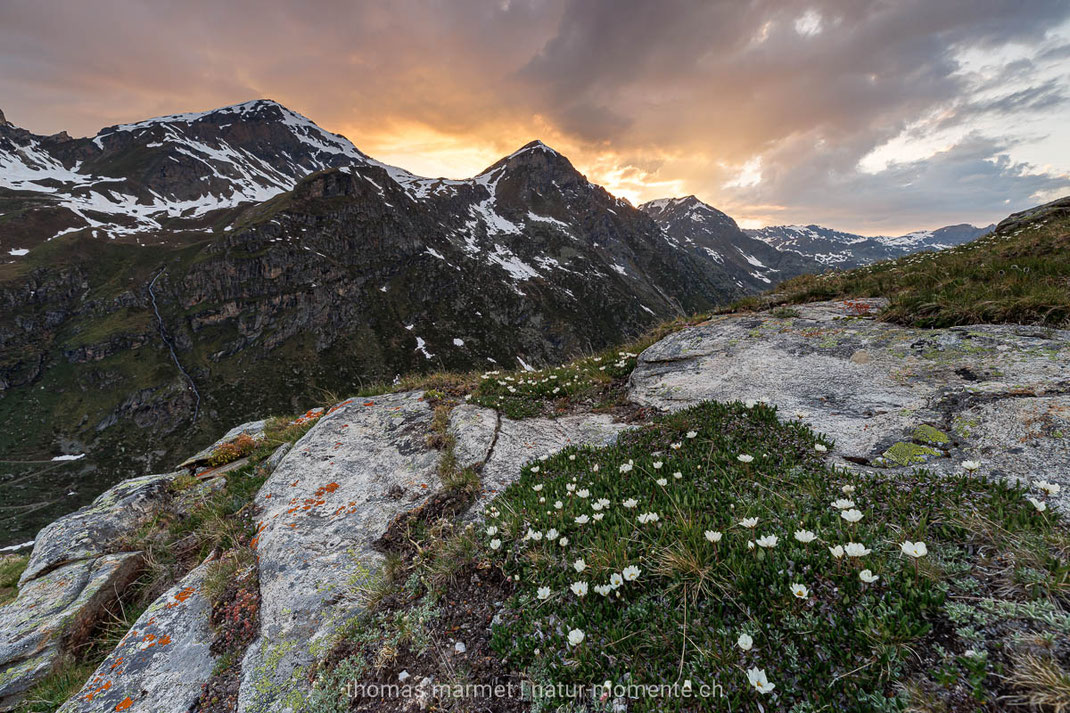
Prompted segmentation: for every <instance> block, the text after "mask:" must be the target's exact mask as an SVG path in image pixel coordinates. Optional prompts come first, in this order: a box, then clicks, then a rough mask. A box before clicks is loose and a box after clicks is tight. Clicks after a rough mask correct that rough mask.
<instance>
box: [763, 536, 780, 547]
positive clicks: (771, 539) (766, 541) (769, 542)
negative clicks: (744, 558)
mask: <svg viewBox="0 0 1070 713" xmlns="http://www.w3.org/2000/svg"><path fill="white" fill-rule="evenodd" d="M779 541H780V540H779V539H778V538H777V536H776V535H765V536H763V537H759V538H758V546H759V547H769V548H772V547H776V543H777V542H779Z"/></svg>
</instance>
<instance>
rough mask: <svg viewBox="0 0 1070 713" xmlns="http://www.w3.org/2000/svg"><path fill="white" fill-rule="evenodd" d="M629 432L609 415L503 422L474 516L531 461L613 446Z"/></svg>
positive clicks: (514, 479)
mask: <svg viewBox="0 0 1070 713" xmlns="http://www.w3.org/2000/svg"><path fill="white" fill-rule="evenodd" d="M492 413H493V412H492ZM628 428H629V426H627V425H626V424H622V423H615V422H614V421H613V418H612V417H611V416H609V415H607V414H578V415H574V416H562V417H561V418H555V419H550V418H531V419H524V420H521V421H514V420H513V419H509V418H502V419H501V425H500V427H499V429H498V437H497V440H496V441H495V443H494V448H493V451H492V452H491V453H490V455H489V457H488V459H487V461H486V463H485V464H484V465H483V470H482V472H481V474H480V475H481V479H482V482H483V496H482V497H481V498H480V499H479V501H478V502H477V503H476V504H475V505H474V506H473V513H474V514H478V513H480V512H482V510H483V509H484V507H486V504H487V503H488V502H489V501H490V500H492V499H493V498H494V497H495V496H496V495H497V494H498V493H500V492H502V491H503V490H505V489H506V488H508V487H509V486H510V485H511V484H512V483H513V482H515V481H516V479H517V478H518V477H519V475H520V468H521V466H523V465H524V464H525V463H527V462H528V461H531V460H535V459H537V458H542V457H544V456H551V455H553V454H555V453H557V452H558V451H561V450H562V449H564V448H567V447H568V446H573V445H576V446H580V445H593V446H605V445H609V444H611V443H613V442H614V441H616V440H617V436H618V435H620V433H621V431H624V430H627V429H628Z"/></svg>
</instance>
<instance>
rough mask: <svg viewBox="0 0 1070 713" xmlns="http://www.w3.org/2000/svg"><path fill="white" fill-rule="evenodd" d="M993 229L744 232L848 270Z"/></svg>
mask: <svg viewBox="0 0 1070 713" xmlns="http://www.w3.org/2000/svg"><path fill="white" fill-rule="evenodd" d="M994 227H995V226H994V225H989V226H987V227H984V228H977V227H974V226H972V225H966V224H961V225H948V226H945V227H943V228H938V229H937V230H921V231H917V232H914V233H907V234H906V235H900V236H898V237H889V236H877V237H867V236H864V235H855V234H853V233H844V232H841V231H839V230H833V229H832V228H825V227H822V226H820V225H773V226H768V227H765V228H757V229H751V230H747V231H746V233H747V234H748V235H750V236H751V237H753V238H756V239H758V240H761V241H763V242H765V243H767V244H769V245H771V246H773V247H774V248H776V249H777V250H781V251H785V252H793V253H797V254H799V255H802V256H804V257H807V258H811V259H813V260H816V261H817V262H819V263H820V264H821V265H823V266H826V267H837V268H851V267H858V266H860V265H867V264H869V263H872V262H877V261H879V260H890V259H892V258H896V257H900V256H902V255H907V254H909V253H915V252H922V251H925V250H944V249H947V248H950V247H954V246H955V245H961V244H963V243H968V242H970V241H971V240H975V239H976V238H979V237H981V236H982V235H984V234H986V233H989V232H991V231H992V228H994Z"/></svg>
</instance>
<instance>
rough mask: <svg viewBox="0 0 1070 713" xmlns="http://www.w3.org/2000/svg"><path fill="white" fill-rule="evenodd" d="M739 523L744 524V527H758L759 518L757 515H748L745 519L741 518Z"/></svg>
mask: <svg viewBox="0 0 1070 713" xmlns="http://www.w3.org/2000/svg"><path fill="white" fill-rule="evenodd" d="M739 524H740V525H742V526H743V527H746V528H748V529H751V528H754V527H757V525H758V518H756V517H747V518H744V519H742V520H740V521H739Z"/></svg>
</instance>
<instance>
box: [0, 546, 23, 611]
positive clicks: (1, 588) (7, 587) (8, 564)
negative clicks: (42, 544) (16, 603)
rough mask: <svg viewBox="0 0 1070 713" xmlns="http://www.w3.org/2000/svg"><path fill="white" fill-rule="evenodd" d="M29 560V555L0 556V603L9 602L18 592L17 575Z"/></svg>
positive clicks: (19, 575)
mask: <svg viewBox="0 0 1070 713" xmlns="http://www.w3.org/2000/svg"><path fill="white" fill-rule="evenodd" d="M29 562H30V557H29V555H6V556H4V557H0V604H6V603H7V602H10V601H11V600H13V599H14V598H15V596H16V595H17V594H18V591H19V577H21V576H22V573H23V571H24V570H25V569H26V565H27V564H29Z"/></svg>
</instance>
